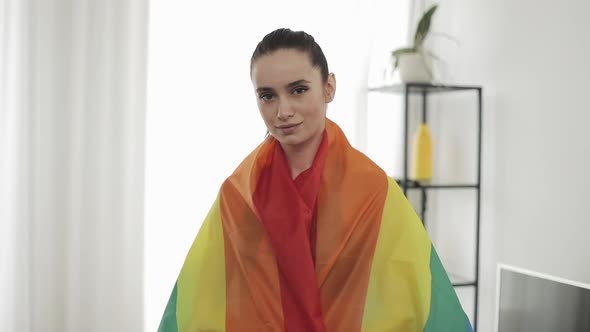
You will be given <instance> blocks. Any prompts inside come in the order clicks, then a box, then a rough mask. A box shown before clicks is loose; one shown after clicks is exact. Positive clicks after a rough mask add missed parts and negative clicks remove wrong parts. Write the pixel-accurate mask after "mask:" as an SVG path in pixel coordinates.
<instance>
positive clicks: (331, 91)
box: [324, 73, 336, 104]
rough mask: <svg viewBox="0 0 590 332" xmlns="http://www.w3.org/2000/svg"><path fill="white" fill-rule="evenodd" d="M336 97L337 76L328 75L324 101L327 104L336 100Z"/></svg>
mask: <svg viewBox="0 0 590 332" xmlns="http://www.w3.org/2000/svg"><path fill="white" fill-rule="evenodd" d="M335 95H336V75H334V73H330V74H329V75H328V79H327V81H326V84H325V86H324V100H325V102H326V104H327V103H329V102H331V101H332V100H334V96H335Z"/></svg>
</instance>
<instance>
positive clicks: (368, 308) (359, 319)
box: [158, 120, 472, 332]
mask: <svg viewBox="0 0 590 332" xmlns="http://www.w3.org/2000/svg"><path fill="white" fill-rule="evenodd" d="M326 121H327V123H326V133H325V142H326V143H325V144H324V143H322V146H324V145H325V146H324V147H323V148H321V149H323V150H325V156H324V157H323V158H324V159H322V163H321V167H318V170H316V171H317V172H319V173H318V174H319V176H317V188H318V190H316V191H315V192H316V193H315V194H314V196H313V197H314V200H315V201H316V202H317V203H316V205H315V206H314V209H313V213H314V220H316V223H315V225H314V226H313V227H312V228H313V230H314V231H313V241H311V242H305V241H301V240H300V236H304V237H306V238H308V236H307V235H308V234H309V232H308V231H307V230H309V229H310V228H309V227H310V225H303V223H300V224H301V225H299V224H292V225H291V224H288V225H286V226H285V227H282V228H281V227H275V229H274V230H271V226H269V225H268V224H265V223H264V222H262V221H261V219H260V216H261V214H262V215H269V214H268V213H267V212H265V211H264V208H265V207H264V206H263V203H260V201H261V200H260V199H257V198H256V197H259V196H260V195H259V194H257V193H259V192H260V191H268V190H267V186H270V188H272V186H273V183H274V185H275V187H277V186H278V188H284V185H283V184H276V183H275V182H276V181H275V180H269V181H267V182H268V183H266V182H265V181H262V180H261V179H264V178H266V179H274V178H273V177H270V176H267V175H265V174H267V173H268V170H269V169H270V168H271V167H274V166H273V165H275V164H276V158H277V157H276V156H277V155H276V153H277V146H278V143H277V142H276V140H274V139H273V138H272V137H269V138H268V139H267V140H265V141H264V142H263V143H262V144H261V145H260V146H259V147H258V148H257V149H256V150H254V151H253V152H252V153H251V154H250V155H249V156H248V157H247V158H246V159H245V160H244V161H243V162H242V164H241V165H240V166H239V167H238V168H237V169H236V171H235V172H234V173H233V174H232V175H231V176H230V177H229V178H228V179H227V180H226V181H225V182H224V184H223V185H222V187H221V190H220V192H219V194H218V197H217V199H216V201H215V203H214V204H213V206H212V207H211V210H210V211H209V214H208V215H207V217H206V219H205V221H204V222H203V225H202V226H201V229H200V231H199V232H198V235H197V237H196V239H195V241H194V243H193V245H192V247H191V248H190V250H189V252H188V255H187V257H186V260H185V263H184V265H183V267H182V269H181V271H180V274H179V276H178V279H177V281H176V284H175V285H174V288H173V290H172V294H171V296H170V299H169V301H168V304H167V306H166V309H165V312H164V315H163V317H162V320H161V323H160V327H159V330H158V331H160V332H172V331H175V332H176V331H180V332H189V331H190V332H193V331H228V332H234V331H289V332H300V331H301V332H317V331H330V332H338V331H362V332H364V331H367V332H379V331H399V332H409V331H436V332H462V331H472V329H471V325H470V323H469V320H468V318H467V316H466V315H465V313H464V311H463V309H462V307H461V304H460V303H459V300H458V298H457V296H456V293H455V291H454V288H453V287H452V285H451V282H450V281H449V278H448V276H447V273H446V272H445V269H444V268H443V266H442V264H441V262H440V259H439V257H438V256H437V254H436V251H435V249H434V247H433V246H432V243H431V241H430V239H429V237H428V235H427V233H426V231H425V230H424V228H423V226H422V223H421V222H420V220H419V218H418V216H417V215H416V213H415V212H414V209H413V207H412V206H411V205H410V203H409V202H408V201H407V199H406V197H405V196H404V195H403V193H402V191H401V190H400V188H399V187H398V185H397V184H396V182H395V181H393V179H391V178H390V177H388V176H387V175H386V174H385V173H384V172H383V171H382V170H381V169H380V168H379V167H378V166H377V165H375V164H374V163H373V162H372V161H370V160H369V159H368V158H367V157H366V156H364V155H363V154H362V153H360V152H359V151H357V150H355V149H354V148H353V147H352V146H351V145H350V144H349V142H348V141H347V140H346V137H345V136H344V134H343V133H342V131H341V130H340V128H338V126H337V125H336V124H335V123H333V122H332V121H330V120H326ZM273 160H275V162H274V163H273ZM314 163H315V162H314ZM279 171H280V170H279ZM265 172H266V173H265ZM312 173H313V172H312ZM268 174H270V173H268ZM310 178H313V174H312V175H310ZM303 187H304V188H305V186H303ZM261 188H262V189H261ZM257 189H258V191H257ZM273 192H274V191H273ZM285 195H290V194H289V193H288V190H287V193H286V194H285ZM285 197H290V196H285ZM270 199H271V200H272V197H271V198H270ZM280 201H285V199H281V200H280ZM310 211H311V210H310ZM272 213H274V215H275V216H276V218H279V219H280V218H281V213H282V214H283V215H292V214H293V213H295V214H297V213H299V212H296V211H295V212H293V211H291V210H285V209H283V210H276V209H275V211H274V212H272ZM302 213H304V214H305V213H308V214H309V211H307V212H306V211H303V212H302ZM287 219H288V218H287ZM277 225H282V223H279V224H277ZM275 226H276V225H275ZM272 227H274V226H272ZM306 227H307V228H306ZM273 232H275V233H273ZM276 232H279V234H278V235H276ZM280 232H282V233H280ZM301 234H303V235H301ZM277 239H279V240H277ZM298 243H304V244H305V243H307V245H304V246H302V247H296V246H297V244H298ZM291 244H292V245H293V246H295V247H291ZM310 244H311V245H310ZM281 245H282V246H283V248H282V249H281V250H278V249H277V248H278V246H281ZM285 248H286V250H285ZM288 248H292V250H291V251H289V249H288ZM310 248H311V249H310ZM275 249H277V250H275ZM299 250H303V251H304V252H305V254H301V252H300V251H299ZM301 257H303V258H301ZM286 261H287V262H293V261H296V262H297V264H296V265H293V264H292V265H293V266H301V271H297V270H287V269H286V268H284V266H285V262H286ZM287 265H288V264H287ZM286 271H289V272H288V273H287V272H286ZM305 271H308V272H309V273H311V274H312V275H313V276H314V277H313V278H312V279H313V280H312V281H310V282H307V281H306V283H305V284H304V286H305V285H311V286H310V287H305V288H302V286H301V285H298V284H297V282H299V281H298V280H300V279H301V278H300V277H299V275H301V276H303V277H304V278H305V277H306V276H307V277H309V273H307V272H305ZM306 273H307V274H306ZM294 276H296V278H294ZM289 278H291V279H289ZM310 289H311V290H310ZM287 299H288V300H287ZM308 300H309V301H308ZM286 302H289V303H286ZM314 303H315V304H314ZM300 320H308V321H309V324H307V322H300ZM314 324H315V325H314ZM301 326H317V328H315V327H314V328H313V330H310V329H304V328H302V327H301Z"/></svg>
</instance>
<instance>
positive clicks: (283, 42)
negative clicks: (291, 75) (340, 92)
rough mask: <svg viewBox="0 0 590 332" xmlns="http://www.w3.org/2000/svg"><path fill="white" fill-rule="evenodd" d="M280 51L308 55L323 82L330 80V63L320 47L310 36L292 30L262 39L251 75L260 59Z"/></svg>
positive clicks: (252, 63)
mask: <svg viewBox="0 0 590 332" xmlns="http://www.w3.org/2000/svg"><path fill="white" fill-rule="evenodd" d="M280 49H297V50H300V51H302V52H305V53H307V55H309V60H311V65H312V66H314V67H319V69H320V73H321V74H322V81H324V82H326V81H327V80H328V62H327V61H326V57H325V56H324V52H322V49H321V47H320V45H318V43H316V41H315V39H314V38H313V37H312V36H311V35H310V34H308V33H306V32H304V31H293V30H291V29H277V30H275V31H273V32H271V33H269V34H267V35H266V36H264V38H262V40H261V41H260V43H258V45H257V46H256V49H255V50H254V53H253V54H252V58H251V59H250V75H252V67H253V66H254V63H255V62H256V60H258V58H259V57H261V56H263V55H267V54H270V53H272V52H274V51H277V50H280Z"/></svg>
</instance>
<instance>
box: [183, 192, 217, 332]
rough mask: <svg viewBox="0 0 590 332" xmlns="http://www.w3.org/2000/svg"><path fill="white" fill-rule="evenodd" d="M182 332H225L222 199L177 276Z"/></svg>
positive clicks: (202, 227) (210, 215) (206, 222)
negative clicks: (220, 205) (220, 204)
mask: <svg viewBox="0 0 590 332" xmlns="http://www.w3.org/2000/svg"><path fill="white" fill-rule="evenodd" d="M177 285H178V292H177V294H178V295H177V296H178V300H177V304H176V319H177V322H178V331H179V332H189V331H191V332H192V331H220V332H221V331H225V308H226V306H225V250H224V238H223V225H222V223H221V214H220V207H219V196H218V197H217V199H216V200H215V203H214V204H213V207H212V208H211V210H210V211H209V214H208V215H207V218H205V221H204V222H203V225H202V226H201V230H200V231H199V233H198V234H197V238H196V239H195V241H194V242H193V245H192V247H191V249H190V251H189V253H188V255H187V258H186V261H185V263H184V266H183V267H182V270H181V272H180V275H179V277H178V282H177Z"/></svg>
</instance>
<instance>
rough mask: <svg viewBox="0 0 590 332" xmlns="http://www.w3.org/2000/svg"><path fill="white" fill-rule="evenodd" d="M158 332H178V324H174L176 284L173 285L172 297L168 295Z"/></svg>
mask: <svg viewBox="0 0 590 332" xmlns="http://www.w3.org/2000/svg"><path fill="white" fill-rule="evenodd" d="M158 332H178V324H177V323H176V284H174V289H173V290H172V295H170V299H169V300H168V304H167V305H166V310H165V311H164V316H163V317H162V321H161V322H160V327H159V328H158Z"/></svg>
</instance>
